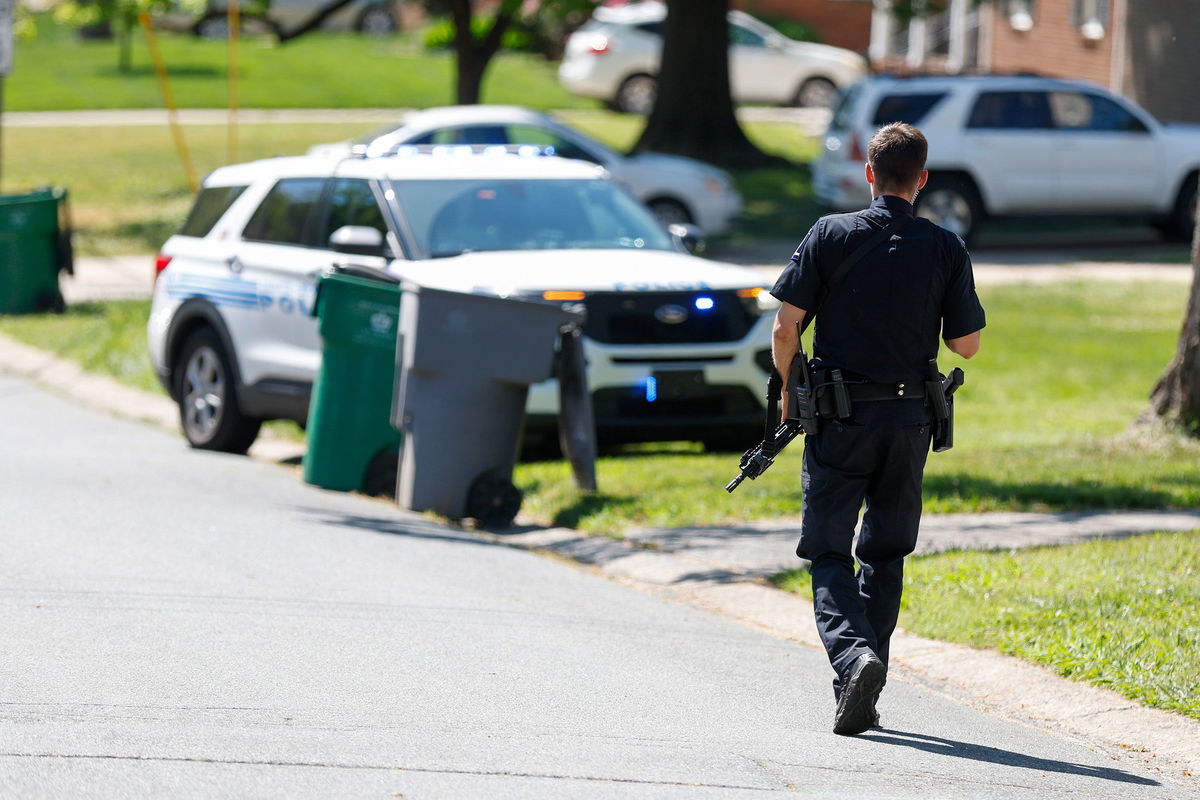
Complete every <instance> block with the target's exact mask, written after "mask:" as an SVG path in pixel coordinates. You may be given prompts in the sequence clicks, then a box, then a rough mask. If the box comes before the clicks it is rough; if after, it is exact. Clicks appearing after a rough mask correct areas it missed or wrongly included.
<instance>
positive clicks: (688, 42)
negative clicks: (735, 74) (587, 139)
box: [633, 0, 782, 167]
mask: <svg viewBox="0 0 1200 800" xmlns="http://www.w3.org/2000/svg"><path fill="white" fill-rule="evenodd" d="M728 13H729V0H667V20H666V23H665V24H664V26H663V53H662V63H661V66H660V68H659V74H658V96H657V99H656V100H655V102H654V109H653V110H652V111H651V112H650V119H649V120H648V121H647V123H646V129H645V130H644V131H642V136H641V138H640V139H639V140H638V143H637V144H636V145H634V148H633V151H634V152H643V151H647V150H654V151H656V152H660V153H675V154H677V155H683V156H690V157H692V158H698V159H701V160H704V161H710V162H714V163H717V164H722V165H725V166H732V167H756V166H765V165H769V164H776V163H781V161H782V159H779V158H776V157H774V156H768V155H767V154H765V153H763V152H762V151H761V150H759V149H758V148H757V147H755V146H754V145H753V144H751V142H750V140H749V139H747V138H746V135H745V134H744V133H743V132H742V128H741V126H740V125H739V124H738V121H737V116H736V115H735V114H734V110H733V97H732V94H731V93H730V86H729V23H728V21H727V19H726V15H727V14H728Z"/></svg>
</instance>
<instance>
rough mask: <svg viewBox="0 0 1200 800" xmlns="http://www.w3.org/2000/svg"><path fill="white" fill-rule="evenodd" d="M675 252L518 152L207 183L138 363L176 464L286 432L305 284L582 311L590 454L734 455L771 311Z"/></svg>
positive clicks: (346, 163) (340, 160)
mask: <svg viewBox="0 0 1200 800" xmlns="http://www.w3.org/2000/svg"><path fill="white" fill-rule="evenodd" d="M679 234H680V231H678V230H676V231H675V235H672V233H670V232H668V231H666V230H664V229H663V227H662V226H661V225H660V224H659V223H658V222H657V221H656V220H655V219H654V217H653V216H652V215H651V214H650V213H649V212H648V211H647V210H646V208H645V207H643V206H642V205H640V204H639V203H638V202H637V201H636V200H634V199H633V198H632V197H631V196H630V195H629V194H627V193H626V192H625V191H624V190H623V189H622V188H620V187H619V186H617V185H616V184H614V183H613V182H612V181H611V180H609V178H608V175H607V173H606V172H605V171H604V170H603V169H602V168H599V167H597V166H596V165H594V164H588V163H584V162H578V161H569V160H565V159H561V158H558V157H554V156H552V155H546V154H545V153H544V152H543V151H541V150H539V149H538V148H533V147H524V146H522V147H513V146H508V147H503V146H501V147H482V148H481V147H474V148H472V147H464V146H441V147H413V146H400V147H398V149H397V152H394V153H390V154H387V155H385V156H383V157H371V158H366V157H361V156H349V157H347V156H320V155H318V156H304V157H290V158H274V159H268V160H263V161H257V162H253V163H248V164H239V165H235V166H229V167H223V168H221V169H218V170H216V171H215V172H213V173H212V174H211V175H210V176H208V178H207V179H206V180H205V182H204V186H203V188H202V190H201V191H200V193H199V195H198V196H197V198H196V202H195V205H194V207H193V208H192V211H191V213H190V215H189V216H188V218H187V220H186V221H185V222H184V224H183V226H182V227H181V228H180V229H179V231H178V233H176V234H175V235H174V236H172V237H171V238H170V239H169V240H167V242H166V243H165V244H164V245H163V247H162V251H161V253H160V254H159V256H158V259H157V263H156V269H157V278H156V282H155V288H154V300H153V305H152V308H151V312H150V320H149V343H150V353H151V357H152V359H153V362H154V365H155V368H156V370H157V372H158V374H159V376H160V378H161V380H162V382H163V385H164V386H165V387H166V388H167V391H168V392H169V393H170V394H171V396H172V398H173V399H175V401H176V402H177V403H178V405H179V410H180V418H181V421H182V423H183V430H184V433H185V435H186V437H187V439H188V441H189V442H190V443H191V444H192V446H194V447H198V448H205V449H212V450H224V451H229V452H245V450H246V449H247V448H248V447H249V446H250V444H251V443H252V442H253V441H254V439H255V437H256V436H257V434H258V430H259V426H260V425H261V423H262V421H263V420H268V419H292V420H296V421H298V422H301V423H303V422H304V421H305V420H306V417H307V413H308V402H309V394H310V391H311V386H312V382H313V378H314V376H315V374H316V372H317V369H318V367H319V366H320V362H321V342H320V338H319V336H318V333H317V325H316V320H315V319H314V318H313V316H312V310H313V304H314V299H315V294H316V288H317V282H318V279H319V276H320V275H321V273H322V271H324V270H326V269H328V268H329V267H330V266H331V265H334V264H343V265H353V266H354V267H358V268H360V269H361V268H366V269H368V270H370V269H374V270H383V271H386V272H389V273H391V274H393V275H396V276H399V277H402V278H404V279H406V280H409V281H413V282H415V283H417V284H420V285H424V286H430V287H436V288H440V289H449V290H454V291H463V292H482V293H488V294H494V295H498V296H514V297H525V298H532V299H537V300H541V301H545V302H554V303H566V304H571V305H572V306H579V307H582V309H583V310H584V311H585V312H586V322H585V324H584V328H583V331H584V348H585V356H586V359H587V363H588V379H589V386H590V389H591V390H592V397H593V404H594V409H595V414H596V423H597V429H598V433H599V435H600V437H601V440H602V441H605V440H607V441H631V440H632V441H639V440H641V441H655V440H665V439H678V438H686V439H694V440H700V441H704V442H705V443H706V444H708V445H710V446H730V445H739V444H740V445H741V446H745V444H746V443H747V442H749V441H751V440H752V439H753V438H754V435H755V434H754V431H755V430H757V426H759V425H761V414H762V413H763V405H762V400H761V399H760V396H761V394H762V389H763V385H764V378H765V376H766V374H767V371H768V370H769V369H770V329H771V317H772V315H771V314H770V313H769V312H771V311H772V310H773V308H774V306H775V305H776V301H774V299H773V298H771V296H770V295H769V294H768V293H767V291H766V290H765V287H764V286H763V285H762V278H761V277H760V276H759V275H758V274H757V273H755V272H753V271H751V270H748V269H745V268H743V267H738V266H733V265H727V264H720V263H716V262H713V261H708V260H705V259H701V258H698V257H696V256H694V255H691V254H690V253H688V252H686V251H685V249H684V248H683V247H682V244H681V236H680V235H679ZM496 335H498V336H502V335H504V332H503V331H496ZM527 411H528V419H527V425H526V430H527V436H528V435H531V434H532V435H534V436H537V435H539V434H540V435H546V434H548V433H550V432H552V431H553V430H554V427H555V425H556V415H557V387H556V386H555V385H554V382H553V381H549V382H547V383H544V384H539V385H536V386H534V387H532V389H531V391H530V396H529V405H528V409H527ZM480 413H487V409H480Z"/></svg>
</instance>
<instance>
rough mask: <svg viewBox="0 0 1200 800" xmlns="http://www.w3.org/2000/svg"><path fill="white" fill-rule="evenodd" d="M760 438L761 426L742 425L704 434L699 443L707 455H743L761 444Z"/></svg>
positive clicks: (761, 435) (761, 434)
mask: <svg viewBox="0 0 1200 800" xmlns="http://www.w3.org/2000/svg"><path fill="white" fill-rule="evenodd" d="M762 437H763V429H762V426H761V425H754V426H748V425H742V426H734V427H732V428H721V429H720V430H714V431H711V432H709V433H706V434H705V435H704V436H703V438H701V439H700V442H701V444H703V445H704V450H705V452H708V453H744V452H746V450H748V449H750V448H752V447H754V446H755V445H756V444H758V443H759V442H761V441H762Z"/></svg>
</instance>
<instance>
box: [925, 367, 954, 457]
mask: <svg viewBox="0 0 1200 800" xmlns="http://www.w3.org/2000/svg"><path fill="white" fill-rule="evenodd" d="M962 384H963V371H962V370H961V369H959V368H958V367H955V368H954V369H953V370H951V371H950V375H949V376H946V375H942V374H941V373H940V372H938V368H937V361H936V360H934V359H930V360H929V378H928V380H926V381H925V403H926V405H928V406H929V411H930V413H931V414H932V416H933V436H932V438H931V442H930V443H931V445H932V447H933V452H935V453H944V452H946V451H947V450H949V449H950V448H951V447H954V392H955V391H956V390H957V389H958V387H960V386H962Z"/></svg>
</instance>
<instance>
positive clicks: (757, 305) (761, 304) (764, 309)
mask: <svg viewBox="0 0 1200 800" xmlns="http://www.w3.org/2000/svg"><path fill="white" fill-rule="evenodd" d="M737 294H738V297H740V298H741V299H742V303H743V304H744V305H745V306H746V310H747V311H749V312H750V313H751V314H755V315H757V316H762V315H763V314H770V313H772V312H774V311H775V310H776V309H778V308H779V301H778V300H776V299H775V298H774V297H772V296H771V293H770V292H768V291H767V290H766V289H764V288H763V287H761V286H755V287H753V288H751V289H738V293H737Z"/></svg>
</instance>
